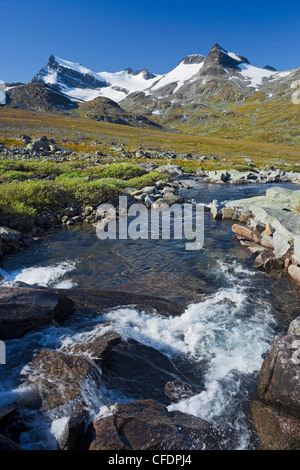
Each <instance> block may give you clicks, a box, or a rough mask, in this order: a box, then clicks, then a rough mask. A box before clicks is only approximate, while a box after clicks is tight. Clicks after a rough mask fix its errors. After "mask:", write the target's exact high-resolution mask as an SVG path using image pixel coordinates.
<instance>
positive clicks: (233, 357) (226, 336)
mask: <svg viewBox="0 0 300 470" xmlns="http://www.w3.org/2000/svg"><path fill="white" fill-rule="evenodd" d="M74 267H75V264H71V263H69V262H66V263H61V264H59V265H56V266H49V267H47V268H46V267H37V268H31V269H25V270H23V271H21V272H19V273H11V275H10V276H11V277H10V278H8V277H6V280H5V281H4V282H12V283H15V282H18V281H19V280H20V279H22V281H23V282H24V280H25V279H26V282H27V283H29V282H28V281H31V282H30V283H32V284H34V283H36V281H37V280H38V281H39V285H49V284H52V285H53V284H55V283H57V282H59V280H61V279H62V278H63V277H64V276H65V274H66V273H69V272H70V271H71V270H72V269H74ZM213 270H214V271H215V273H217V276H219V278H220V287H219V288H218V289H217V290H216V291H215V292H214V293H213V294H208V295H206V296H205V297H204V298H203V301H201V302H199V303H195V304H192V305H189V306H188V308H187V309H186V310H185V312H184V313H183V314H182V315H179V316H170V317H165V316H161V315H158V314H157V313H153V314H149V313H143V312H141V311H138V310H137V309H135V308H133V307H127V308H116V309H113V310H111V311H110V312H108V313H107V314H106V315H105V317H103V316H99V318H95V317H94V318H93V319H92V321H93V323H94V325H95V326H94V327H92V328H90V330H86V329H85V330H84V331H82V329H81V328H80V327H79V328H78V325H77V328H76V329H75V330H74V329H73V328H72V327H68V328H61V329H58V328H55V327H53V326H51V327H48V328H46V329H44V330H43V331H41V332H36V333H31V334H29V335H26V336H25V337H24V338H23V339H21V340H15V341H12V342H11V344H10V346H9V349H10V351H11V353H12V355H14V354H15V355H16V364H17V355H18V351H17V350H18V349H19V348H20V343H22V345H23V349H24V350H26V347H27V345H30V348H31V349H37V350H38V349H40V348H41V347H43V348H47V347H48V348H52V349H58V350H61V349H62V348H64V347H66V346H68V347H70V346H72V344H76V343H80V342H88V341H92V340H93V339H95V338H96V337H98V336H99V335H101V334H103V333H105V332H106V331H108V330H109V329H113V330H114V331H117V332H119V333H120V335H121V336H122V338H123V339H125V340H126V339H128V338H132V339H135V340H137V341H139V342H140V343H143V344H145V345H147V346H151V347H154V348H156V349H158V350H159V351H161V352H162V353H164V354H166V355H168V356H169V357H170V358H171V359H173V360H174V361H175V362H176V358H180V357H183V356H184V357H185V358H186V359H187V360H188V361H190V362H191V363H192V364H199V363H201V367H202V365H203V374H204V377H201V379H202V381H203V383H204V390H203V391H202V392H201V393H199V394H198V395H195V396H192V397H190V398H188V399H185V400H182V401H180V402H179V403H176V404H175V403H174V404H171V405H170V406H169V410H180V411H183V412H186V413H190V414H192V415H194V416H198V417H200V418H202V419H206V420H207V421H209V422H211V423H213V424H214V425H216V426H218V427H220V428H221V429H224V430H225V431H226V432H228V431H230V432H231V433H232V434H233V435H234V439H233V440H234V447H235V448H237V449H247V448H249V442H250V435H251V433H250V431H249V429H248V425H247V420H246V419H245V413H244V411H243V409H242V406H241V402H242V401H243V400H244V399H247V397H245V396H244V395H245V394H246V393H247V392H245V387H243V379H244V378H245V377H247V376H249V375H251V374H257V372H258V370H259V369H260V366H261V363H262V355H263V354H264V353H265V352H266V351H267V350H268V349H269V346H270V343H271V341H272V339H273V337H274V326H275V321H274V319H273V317H272V315H271V313H270V306H269V305H268V304H264V303H262V302H261V301H260V300H259V299H260V295H259V292H258V293H257V295H256V296H253V293H252V290H251V286H252V276H253V274H254V271H253V270H249V269H247V268H246V267H245V266H244V265H243V264H242V263H240V262H238V261H234V260H232V259H230V260H227V261H216V263H215V265H214V267H213ZM107 320H109V321H111V324H110V325H108V326H107V324H105V325H102V323H103V321H107ZM90 359H91V360H93V358H92V357H91V358H90ZM18 367H19V366H16V370H17V369H18ZM13 375H14V376H15V375H16V371H15V372H14V374H13ZM8 383H9V380H8V381H7V383H6V386H7V385H8ZM1 388H2V387H1V386H0V392H1ZM6 390H7V388H6ZM10 393H11V396H10V398H11V399H12V397H15V396H16V395H18V394H19V395H22V394H24V393H26V384H22V385H21V386H19V387H16V388H15V389H13V388H12V391H11V392H10ZM82 394H83V396H84V399H85V402H86V403H88V406H89V408H90V411H91V415H93V416H97V415H98V416H102V415H103V416H105V414H106V413H109V412H110V411H109V409H108V408H107V407H106V405H108V404H112V403H116V402H117V401H118V402H119V401H120V402H126V400H127V399H126V397H122V396H120V397H119V396H118V397H117V396H116V395H113V394H112V393H109V392H108V391H107V390H105V388H104V386H102V387H100V390H99V389H97V390H96V389H95V388H94V386H93V384H89V383H87V384H86V386H85V387H83V390H82ZM0 401H2V403H5V402H9V401H10V400H9V396H8V395H6V392H5V391H4V390H3V391H2V393H0ZM71 412H72V409H69V408H68V407H62V408H60V409H59V410H58V409H56V410H54V412H53V413H50V414H49V413H48V415H47V416H43V415H41V414H37V416H36V420H37V421H36V422H35V421H34V419H35V418H34V414H33V413H32V412H31V411H29V412H28V413H29V414H28V416H27V417H26V420H27V421H29V424H30V423H31V422H32V429H31V431H30V432H29V433H27V434H26V433H25V434H24V435H22V444H23V445H24V447H25V448H39V447H41V446H45V445H46V448H53V447H55V442H56V439H58V438H59V436H60V435H61V433H62V432H63V429H64V426H65V424H66V422H67V419H68V416H69V415H70V413H71ZM43 426H44V428H45V429H47V431H44V437H43V439H44V443H42V438H41V437H40V431H39V432H38V433H37V430H40V429H41V428H42V427H43ZM40 440H41V441H40ZM45 443H46V444H45ZM224 447H225V448H226V443H224Z"/></svg>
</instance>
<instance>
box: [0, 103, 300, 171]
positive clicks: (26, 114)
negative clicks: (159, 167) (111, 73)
mask: <svg viewBox="0 0 300 470" xmlns="http://www.w3.org/2000/svg"><path fill="white" fill-rule="evenodd" d="M239 106H240V108H239V109H240V114H241V115H244V119H251V114H250V111H251V106H252V104H251V101H248V102H246V103H243V104H241V105H239ZM262 106H265V104H263V105H262ZM294 106H295V105H294ZM296 108H297V109H296ZM296 111H297V112H299V111H298V107H297V106H295V112H296ZM248 113H249V114H248ZM268 113H269V111H268V110H266V113H265V117H261V119H265V120H267V119H268V116H269V114H268ZM273 114H274V115H276V116H277V118H276V119H277V120H276V122H280V120H284V119H285V116H284V113H283V114H282V115H281V114H280V113H279V112H278V110H277V111H276V109H274V112H273ZM280 116H281V117H280ZM297 116H298V115H297ZM297 116H296V117H295V118H294V121H293V118H292V117H291V118H289V119H290V120H291V123H290V126H291V127H292V126H293V127H296V125H297V122H298V121H297V119H298V117H297ZM240 118H241V117H239V119H240ZM237 119H238V118H237ZM270 119H271V118H270ZM216 122H217V124H216V126H218V127H220V126H221V121H219V120H218V119H216ZM246 128H247V126H245V129H246ZM256 128H257V129H258V128H259V127H258V126H256ZM187 130H189V132H191V130H190V129H186V131H187ZM243 132H244V133H245V134H246V135H245V136H244V138H245V140H239V138H237V136H236V135H235V134H236V133H235V131H234V128H230V129H227V134H228V135H227V136H226V138H225V137H224V136H223V137H219V136H217V135H214V133H212V134H209V135H197V136H196V135H191V134H182V133H175V132H164V131H160V130H156V129H150V130H149V129H138V128H133V127H129V126H121V125H117V124H110V123H103V122H96V121H92V120H87V119H80V118H74V117H70V116H58V115H52V114H44V113H39V112H33V111H25V110H20V109H13V108H8V107H2V108H0V143H2V144H5V145H20V140H18V139H19V137H20V135H21V134H29V135H30V136H31V137H37V136H41V135H46V136H47V137H49V138H50V137H51V138H54V139H55V141H56V143H60V144H62V145H66V146H68V147H69V148H71V149H72V150H75V151H76V152H93V151H95V150H99V151H101V152H103V153H104V154H113V155H114V152H112V151H111V147H112V145H123V147H125V148H126V150H127V151H129V152H130V151H131V152H132V151H136V150H137V149H139V148H142V149H143V150H150V151H151V152H155V151H170V152H175V153H178V154H181V155H185V154H187V153H191V154H193V155H199V156H204V155H207V156H218V157H220V158H219V159H218V161H216V162H214V161H211V160H210V161H209V163H207V164H206V166H207V165H209V166H210V167H213V166H217V167H228V166H230V165H235V164H243V163H245V160H244V158H245V157H249V158H251V159H252V160H253V161H254V163H255V164H256V165H257V166H264V165H270V164H281V163H289V164H291V165H293V164H296V163H298V162H299V161H300V143H299V140H298V139H296V138H295V142H294V144H293V145H286V144H285V145H283V144H280V143H276V144H274V143H268V142H260V141H259V135H258V134H256V138H255V139H253V140H251V139H250V136H251V132H250V131H249V132H248V133H246V130H244V131H243ZM257 132H258V131H257ZM259 132H260V133H263V132H265V133H266V132H270V131H269V130H267V129H266V128H265V127H264V126H263V125H262V126H261V128H260V131H259ZM290 132H293V130H291V131H290ZM294 132H295V133H297V129H295V130H294ZM223 133H224V132H223ZM215 134H222V132H220V130H218V131H217V130H216V131H215ZM95 139H96V140H97V141H98V142H100V143H98V144H97V146H96V147H95V145H94V144H93V141H95ZM246 139H247V140H246ZM115 156H117V155H115ZM177 160H178V162H179V163H180V156H179V158H178V159H177ZM139 161H142V160H139ZM202 166H205V165H204V164H203V165H202Z"/></svg>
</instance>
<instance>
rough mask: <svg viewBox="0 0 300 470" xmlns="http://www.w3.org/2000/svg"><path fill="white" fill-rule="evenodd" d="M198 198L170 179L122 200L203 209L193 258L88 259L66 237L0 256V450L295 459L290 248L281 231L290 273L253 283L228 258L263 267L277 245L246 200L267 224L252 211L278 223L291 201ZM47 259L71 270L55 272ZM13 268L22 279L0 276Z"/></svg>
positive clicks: (276, 194)
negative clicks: (0, 371)
mask: <svg viewBox="0 0 300 470" xmlns="http://www.w3.org/2000/svg"><path fill="white" fill-rule="evenodd" d="M182 183H184V184H182ZM194 184H196V186H194ZM197 184H198V186H197ZM201 185H202V183H201V182H195V181H194V180H191V179H185V180H183V181H182V182H176V181H175V182H173V183H171V184H170V183H169V185H166V186H164V187H163V188H162V189H160V188H159V187H156V186H153V187H150V188H149V187H148V188H147V187H145V188H143V190H142V191H139V192H134V191H132V192H131V193H133V194H131V197H132V198H133V200H134V201H139V202H144V203H146V201H145V199H146V197H147V196H152V197H153V200H154V202H155V199H156V201H159V200H160V199H163V198H164V197H165V195H166V193H167V194H168V197H170V196H171V195H175V196H176V197H177V198H179V197H181V198H183V199H184V200H186V201H189V200H190V199H195V197H198V201H201V202H202V203H203V204H205V205H206V207H210V210H211V211H212V216H211V215H210V214H209V213H207V214H206V231H207V237H206V248H205V249H204V250H202V251H201V252H199V253H192V254H191V253H188V252H184V250H183V247H182V243H181V242H178V241H176V242H175V241H173V242H161V243H160V242H159V243H157V242H156V243H150V242H149V243H148V244H146V242H134V243H132V242H130V243H127V242H122V243H120V244H119V245H118V246H117V247H116V248H113V245H112V246H105V247H101V246H100V244H99V243H100V242H99V240H94V239H93V236H92V232H90V230H89V229H88V228H86V229H85V230H83V231H80V230H79V226H78V228H77V227H76V226H75V227H73V226H70V227H66V228H65V231H63V232H59V231H58V232H57V233H53V234H52V235H49V237H50V238H48V237H47V235H44V237H45V244H44V245H43V241H42V239H41V240H40V242H38V245H37V247H36V248H34V247H28V248H26V249H25V250H24V252H23V254H22V255H21V256H20V254H19V255H18V257H16V255H14V254H12V253H11V254H7V255H6V256H5V258H4V263H5V265H4V268H5V269H6V271H4V270H2V276H3V282H2V286H1V287H0V291H1V292H0V293H1V296H0V301H1V309H0V312H1V315H0V325H1V332H2V331H3V334H4V337H3V339H5V341H6V343H7V358H8V361H9V366H10V370H9V371H8V370H7V371H6V373H5V374H4V377H3V380H2V382H1V388H0V403H1V412H0V434H1V444H0V445H1V448H11V449H19V448H25V449H27V448H28V449H32V448H37V449H39V448H44V449H48V448H51V449H58V448H61V449H74V448H76V449H79V448H80V449H89V448H90V449H93V450H96V449H99V450H105V449H114V450H124V449H136V450H138V449H149V450H158V449H165V450H168V449H174V450H180V449H198V450H200V449H236V448H241V449H257V448H263V449H273V448H276V449H281V448H284V449H289V448H290V449H294V448H297V449H298V448H299V446H300V445H299V427H298V426H299V425H298V421H299V384H298V377H299V375H300V374H299V364H298V362H297V357H298V356H297V350H298V349H297V348H296V346H297V344H298V343H297V341H298V340H299V335H298V333H299V332H298V329H299V327H298V326H297V325H298V322H299V319H298V315H299V308H298V307H299V289H298V287H297V286H296V284H295V285H294V284H293V282H292V281H291V280H289V278H288V277H287V272H288V271H287V268H290V267H291V266H295V267H298V264H296V262H297V260H296V257H295V243H294V238H295V236H297V233H295V231H292V230H290V233H291V234H292V236H293V238H289V239H288V241H287V243H288V244H289V248H288V250H287V251H286V252H285V253H284V255H283V256H286V258H285V259H289V262H284V261H283V260H282V261H283V264H282V265H281V266H280V269H276V271H274V267H275V263H271V262H269V265H271V264H272V269H271V270H269V269H268V264H266V265H265V266H264V267H263V270H258V271H257V270H254V269H253V268H252V266H251V264H252V263H251V258H248V257H247V256H244V255H242V253H241V251H239V250H238V245H239V243H240V242H243V243H242V245H243V247H242V250H243V251H244V250H245V247H246V248H247V251H248V252H249V256H251V253H254V254H256V255H257V256H258V255H259V254H261V253H262V251H259V250H262V249H263V248H266V247H264V245H262V244H261V240H262V239H264V238H266V239H267V240H268V243H269V244H270V240H271V239H272V241H273V245H272V247H270V246H269V247H268V253H269V252H270V251H272V252H273V251H274V249H275V248H276V247H277V245H276V243H277V241H276V239H277V235H275V232H278V234H279V235H282V234H283V232H284V231H283V229H281V225H282V226H283V227H284V228H285V229H287V226H286V224H285V221H286V219H282V220H283V222H284V223H283V222H282V220H281V219H280V218H279V217H278V218H277V219H279V220H280V221H281V222H282V223H280V225H278V224H276V222H275V219H274V218H273V219H270V218H268V219H265V220H263V219H258V214H261V212H259V211H258V212H255V208H254V206H253V207H252V205H251V210H250V209H249V205H247V204H248V203H249V196H251V194H252V196H253V195H255V199H256V200H258V201H259V203H256V204H257V207H259V208H260V209H262V208H263V210H264V211H265V212H266V213H268V210H267V209H268V206H267V205H263V204H262V201H265V199H264V198H267V199H268V200H269V201H270V200H272V201H273V200H274V199H277V202H278V206H277V208H279V206H280V207H281V205H282V204H283V206H284V207H283V208H281V209H280V211H282V212H283V213H284V214H285V215H288V216H289V215H290V214H292V210H291V208H292V207H294V206H291V201H294V200H295V197H294V196H293V195H292V194H291V193H290V192H289V191H286V190H277V189H274V188H272V189H268V190H267V191H273V192H272V193H270V192H268V194H267V196H265V195H264V194H261V192H259V196H257V191H258V190H257V189H255V188H258V185H254V186H251V187H249V189H248V190H247V191H246V192H245V190H242V188H245V186H244V185H241V187H240V189H239V185H238V186H237V185H229V186H228V187H230V188H231V189H228V191H229V192H228V193H226V194H225V193H222V194H223V195H224V196H225V197H224V199H225V200H223V202H222V200H221V202H220V203H219V204H217V202H214V203H213V204H211V202H212V199H213V197H208V192H209V191H210V195H211V196H212V195H215V194H217V193H218V192H217V190H216V189H214V188H217V187H218V188H220V190H219V191H221V187H222V185H218V186H215V185H211V184H210V183H208V182H204V186H201ZM168 188H170V189H171V190H170V191H169V190H168ZM201 188H203V193H201V191H202V189H201ZM209 188H210V189H209ZM222 191H224V190H223V187H222ZM292 192H293V194H296V192H295V191H292ZM176 193H177V194H176ZM263 193H264V191H263ZM219 194H221V193H219ZM239 194H240V195H245V194H246V196H247V198H246V201H248V203H245V204H246V205H247V208H245V205H244V204H241V202H239V201H241V199H242V198H240V199H239V198H238V197H237V196H238V195H239ZM197 195H198V196H197ZM204 195H205V196H204ZM292 196H293V197H292ZM154 198H155V199H154ZM260 198H262V199H260ZM282 198H284V202H283V200H282ZM226 199H227V202H226ZM228 199H229V201H228ZM252 202H253V201H252ZM288 204H289V205H288ZM255 207H256V206H255ZM286 209H289V210H288V211H287V210H286ZM278 210H279V209H278ZM253 211H254V212H255V213H254V212H253ZM229 214H230V218H228V215H229ZM269 216H270V214H269V213H268V217H269ZM273 217H274V214H273ZM277 219H276V220H277ZM235 225H237V226H238V227H239V228H238V231H239V233H238V232H237V230H236V227H234V226H235ZM232 228H234V232H232ZM290 228H291V227H290ZM292 228H293V230H294V229H295V226H294V227H292ZM267 232H268V233H267ZM234 233H236V234H237V235H238V237H240V240H236V238H235V237H233V238H232V235H233V234H234ZM250 236H251V237H254V238H255V236H256V237H257V238H255V240H252V239H251V238H249V237H250ZM274 236H275V246H274ZM72 237H75V238H74V242H72ZM78 237H79V238H78ZM268 237H269V238H268ZM292 241H293V243H292ZM253 244H255V246H254V245H253ZM51 247H53V248H52V250H53V254H54V253H55V258H53V254H51ZM249 248H251V249H250V250H249ZM49 249H50V251H49ZM74 250H75V251H74ZM255 250H256V251H255ZM27 251H28V255H27V254H26V252H27ZM75 252H76V256H75ZM49 256H50V257H49ZM61 256H63V258H62V259H63V260H65V261H64V263H66V259H67V258H68V257H69V258H73V259H75V257H76V259H77V258H82V261H81V262H76V263H77V264H78V266H76V269H75V264H74V265H73V267H71V263H70V259H69V261H68V263H69V264H70V269H69V270H59V269H58V267H59V265H57V261H58V260H60V259H61ZM257 256H256V258H257ZM296 256H297V251H296ZM273 258H274V257H271V259H273ZM54 259H55V260H56V262H55V266H54V265H53V263H54ZM248 260H249V261H248ZM99 261H100V262H99ZM20 263H21V265H22V266H23V268H22V270H21V272H20V270H15V271H14V269H11V268H12V267H13V266H15V267H16V266H20ZM41 263H42V264H41ZM10 266H11V268H9V267H10ZM284 267H285V269H284ZM54 268H55V270H56V271H55V272H57V273H59V272H61V273H65V274H63V276H69V275H70V273H71V274H72V272H74V277H73V276H72V283H73V289H65V288H63V285H64V283H63V282H59V283H58V282H57V281H58V280H59V281H60V279H55V278H53V273H54ZM72 270H73V271H72ZM49 271H51V272H52V274H51V276H50V277H49V278H48V280H47V281H46V280H44V279H43V276H46V275H47V276H48V272H49ZM80 272H82V274H80ZM267 272H269V273H270V274H269V275H268V274H267ZM266 276H267V277H266ZM63 279H64V277H63V278H62V281H63ZM50 281H51V282H50ZM68 282H69V280H68ZM30 284H31V286H30ZM97 284H98V286H97ZM42 285H43V286H44V287H41V286H42ZM293 286H295V287H293ZM293 289H294V290H293ZM287 291H288V293H287ZM155 294H156V295H155ZM287 298H288V309H287V310H286V306H287ZM191 299H193V300H192V302H193V303H191ZM283 312H285V313H284V315H283ZM289 325H291V326H290V327H289ZM286 335H287V336H286ZM272 343H273V345H272ZM296 343H297V344H296ZM291 345H293V347H291ZM263 357H266V359H265V360H264V361H263ZM286 364H288V365H286ZM1 367H3V366H1ZM260 369H261V372H260V373H259V370H260ZM70 383H72V384H73V385H72V387H70ZM291 384H293V385H291ZM136 429H139V433H136Z"/></svg>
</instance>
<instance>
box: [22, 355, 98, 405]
mask: <svg viewBox="0 0 300 470" xmlns="http://www.w3.org/2000/svg"><path fill="white" fill-rule="evenodd" d="M23 374H24V376H25V377H26V379H27V383H28V385H29V386H30V388H31V390H32V393H33V394H34V395H36V396H37V397H38V398H39V399H40V401H41V404H42V409H43V410H44V411H49V410H52V409H54V408H57V407H59V406H61V405H66V404H68V405H70V406H73V407H75V406H76V405H78V404H80V403H84V400H85V397H87V398H88V395H89V394H90V393H91V394H93V393H94V392H95V391H96V390H97V389H98V388H99V385H100V380H101V370H100V369H99V368H98V367H97V366H96V365H95V364H94V363H93V362H92V361H91V360H89V359H88V358H86V357H83V356H73V355H70V354H66V353H64V352H61V351H54V350H45V349H42V350H40V351H39V353H38V354H37V356H36V357H35V358H34V359H33V361H32V362H31V363H30V364H28V365H27V366H26V368H25V370H24V372H23Z"/></svg>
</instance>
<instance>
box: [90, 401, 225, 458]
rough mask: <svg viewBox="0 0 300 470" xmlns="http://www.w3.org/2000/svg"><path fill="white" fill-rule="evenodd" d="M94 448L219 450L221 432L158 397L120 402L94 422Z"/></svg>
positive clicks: (92, 446)
mask: <svg viewBox="0 0 300 470" xmlns="http://www.w3.org/2000/svg"><path fill="white" fill-rule="evenodd" d="M94 429H95V434H96V438H95V440H94V441H93V442H92V444H91V446H90V450H182V449H185V450H190V449H193V450H200V449H201V450H202V449H207V450H218V449H219V444H218V440H219V439H220V436H219V434H218V431H217V430H216V429H215V428H213V427H212V426H211V425H210V424H209V423H207V422H206V421H203V420H202V419H200V418H196V417H194V416H191V415H188V414H186V413H181V412H179V411H175V412H168V410H167V409H166V408H165V407H164V406H162V405H161V404H159V403H158V402H157V401H155V400H137V401H134V402H131V403H128V404H117V405H115V406H112V407H111V408H110V413H108V415H106V416H105V417H100V418H98V419H96V420H95V421H94Z"/></svg>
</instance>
